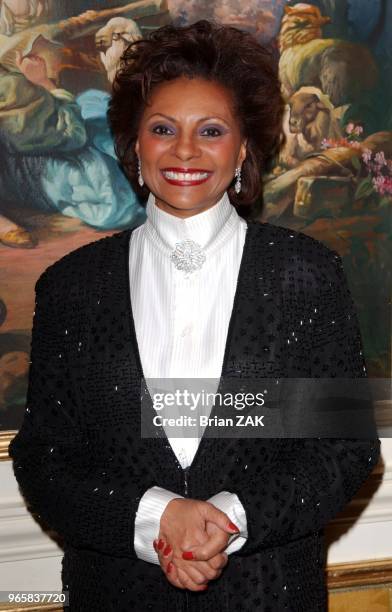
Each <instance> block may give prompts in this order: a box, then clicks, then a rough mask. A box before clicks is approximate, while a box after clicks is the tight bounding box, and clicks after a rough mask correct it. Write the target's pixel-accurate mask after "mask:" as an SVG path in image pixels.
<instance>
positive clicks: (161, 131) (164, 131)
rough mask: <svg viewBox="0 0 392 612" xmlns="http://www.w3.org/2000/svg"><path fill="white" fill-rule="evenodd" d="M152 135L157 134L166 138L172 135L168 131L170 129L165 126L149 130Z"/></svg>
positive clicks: (157, 126)
mask: <svg viewBox="0 0 392 612" xmlns="http://www.w3.org/2000/svg"><path fill="white" fill-rule="evenodd" d="M151 131H152V132H153V133H154V134H158V135H159V136H166V135H167V134H169V136H170V134H172V133H173V132H171V131H170V128H168V127H167V126H166V125H156V126H154V127H153V128H152V130H151Z"/></svg>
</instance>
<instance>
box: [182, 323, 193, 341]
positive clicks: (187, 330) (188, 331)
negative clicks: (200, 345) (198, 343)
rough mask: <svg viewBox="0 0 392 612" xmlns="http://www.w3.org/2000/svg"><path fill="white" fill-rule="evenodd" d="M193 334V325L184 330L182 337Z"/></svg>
mask: <svg viewBox="0 0 392 612" xmlns="http://www.w3.org/2000/svg"><path fill="white" fill-rule="evenodd" d="M191 332H192V325H187V326H186V327H184V329H183V330H182V332H181V337H182V338H184V336H189V334H190V333H191Z"/></svg>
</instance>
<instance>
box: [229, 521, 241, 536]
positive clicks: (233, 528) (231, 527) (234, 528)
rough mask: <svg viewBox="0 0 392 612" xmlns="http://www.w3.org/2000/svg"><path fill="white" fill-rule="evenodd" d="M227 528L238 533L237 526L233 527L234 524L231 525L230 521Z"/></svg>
mask: <svg viewBox="0 0 392 612" xmlns="http://www.w3.org/2000/svg"><path fill="white" fill-rule="evenodd" d="M228 528H229V529H231V530H232V531H236V532H237V533H238V532H239V529H238V527H237V525H234V523H232V522H231V521H230V523H229V524H228Z"/></svg>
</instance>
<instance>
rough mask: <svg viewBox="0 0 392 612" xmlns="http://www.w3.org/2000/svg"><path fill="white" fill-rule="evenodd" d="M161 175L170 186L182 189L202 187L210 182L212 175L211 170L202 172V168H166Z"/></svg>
mask: <svg viewBox="0 0 392 612" xmlns="http://www.w3.org/2000/svg"><path fill="white" fill-rule="evenodd" d="M161 173H162V176H163V178H164V179H165V180H166V181H167V182H168V183H170V185H180V186H182V187H192V186H193V185H200V184H201V183H205V182H206V181H208V179H209V178H210V176H211V175H212V172H211V171H210V170H202V169H200V168H192V170H190V169H188V170H187V169H185V168H184V169H183V168H164V169H163V170H161Z"/></svg>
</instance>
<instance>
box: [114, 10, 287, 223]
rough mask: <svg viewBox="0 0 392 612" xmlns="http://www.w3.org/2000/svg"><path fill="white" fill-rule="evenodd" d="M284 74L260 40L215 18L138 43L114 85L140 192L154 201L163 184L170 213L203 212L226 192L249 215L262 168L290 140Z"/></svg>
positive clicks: (123, 144) (120, 143)
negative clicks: (152, 195)
mask: <svg viewBox="0 0 392 612" xmlns="http://www.w3.org/2000/svg"><path fill="white" fill-rule="evenodd" d="M239 48H240V49H241V54H238V49H239ZM276 70H277V68H276V66H275V65H274V62H273V59H272V56H271V53H270V52H269V51H268V50H267V49H266V48H264V47H262V46H261V45H259V44H258V43H257V42H256V40H255V39H254V38H253V37H252V36H250V35H248V34H246V33H245V32H241V31H240V30H238V29H236V28H231V27H219V26H215V27H214V26H213V24H212V23H211V22H207V21H199V22H197V23H195V24H193V26H191V27H188V28H175V27H173V26H166V27H165V28H160V29H159V30H156V31H155V32H153V33H152V34H151V35H150V36H149V37H148V38H147V39H142V40H139V41H137V42H135V43H133V44H131V45H130V46H129V47H128V48H127V50H126V51H125V53H124V55H123V58H122V61H121V65H120V70H119V71H118V72H117V75H116V79H115V81H114V83H113V96H112V100H111V103H110V107H109V118H110V122H111V125H112V129H113V132H114V136H115V141H116V151H117V154H118V157H119V159H120V161H121V162H122V165H123V167H124V168H125V170H126V172H127V175H128V177H129V179H130V181H131V184H132V186H133V187H134V189H135V191H136V192H137V193H138V194H139V195H140V196H141V197H142V198H144V199H146V198H147V197H148V194H149V193H150V188H152V187H153V186H154V188H157V187H158V185H159V186H160V188H164V189H163V193H162V199H161V198H158V205H160V206H161V208H163V209H166V210H167V208H165V207H167V206H170V205H172V204H173V202H172V201H173V197H174V199H175V201H176V202H177V203H180V202H181V201H182V202H183V204H184V207H185V209H188V210H189V212H190V211H193V212H191V214H194V213H195V212H201V211H202V210H206V209H207V208H209V207H210V206H211V205H212V204H214V203H216V202H217V200H218V199H219V198H220V197H221V196H222V195H223V193H224V192H225V190H226V188H227V189H228V195H229V197H230V200H231V202H232V203H233V204H234V205H235V206H236V207H237V209H238V210H239V211H241V213H242V214H243V216H246V215H247V214H249V212H250V210H251V208H252V205H254V204H255V203H256V202H258V201H259V202H260V200H261V197H262V187H263V185H262V178H261V170H262V169H265V170H267V169H268V166H269V163H270V162H271V160H272V159H273V158H274V155H275V154H276V152H277V151H278V149H279V147H280V145H281V144H282V142H283V139H284V135H283V130H282V116H283V112H284V102H283V99H282V96H281V93H280V84H279V81H278V78H277V74H276ZM179 102H181V104H179ZM140 159H141V160H142V164H140ZM201 162H203V163H201ZM141 166H142V167H141ZM140 171H141V173H142V177H143V178H144V179H145V183H146V184H145V185H144V186H143V185H141V181H140ZM195 172H196V173H197V174H198V176H196V177H195V176H192V177H189V176H188V177H185V176H184V174H186V173H188V175H189V174H190V173H192V174H194V173H195ZM173 173H174V174H173ZM200 175H203V176H200ZM238 179H240V180H238ZM241 179H242V181H241ZM151 181H153V182H152V183H151ZM241 183H242V184H241ZM236 184H237V189H236ZM239 184H241V189H239ZM201 185H202V188H201V189H198V190H184V189H175V187H176V186H177V187H178V186H182V187H184V186H201ZM152 191H154V189H152ZM154 193H156V191H154ZM158 193H160V189H159V190H158ZM197 201H198V204H197ZM170 202H171V204H170ZM194 207H196V209H197V210H196V209H195V208H194ZM180 208H182V206H181V207H180ZM177 214H180V215H181V216H186V215H187V214H188V213H187V212H186V211H185V212H180V213H177Z"/></svg>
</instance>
